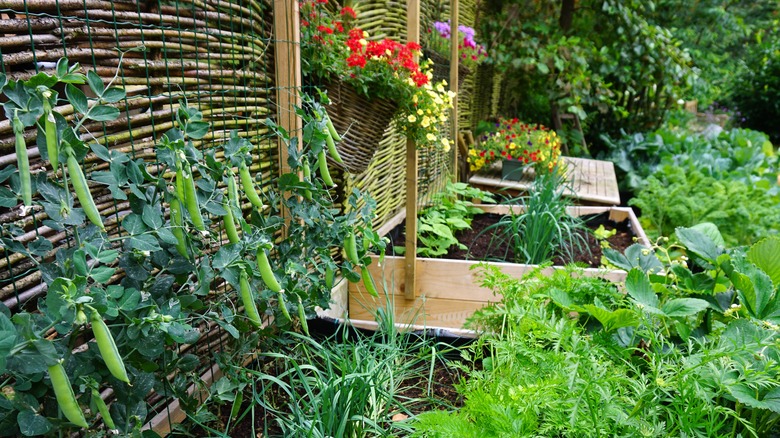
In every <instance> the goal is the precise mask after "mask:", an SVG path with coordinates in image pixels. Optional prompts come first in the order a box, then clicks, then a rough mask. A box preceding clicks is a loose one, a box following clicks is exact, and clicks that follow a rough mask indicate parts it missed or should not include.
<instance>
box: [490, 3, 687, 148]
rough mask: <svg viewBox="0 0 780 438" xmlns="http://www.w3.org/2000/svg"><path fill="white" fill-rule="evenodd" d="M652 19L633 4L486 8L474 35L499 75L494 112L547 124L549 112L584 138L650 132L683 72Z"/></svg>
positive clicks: (682, 62)
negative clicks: (571, 119)
mask: <svg viewBox="0 0 780 438" xmlns="http://www.w3.org/2000/svg"><path fill="white" fill-rule="evenodd" d="M572 7H573V9H572ZM652 13H653V3H651V2H640V1H633V0H632V1H618V0H581V1H577V2H570V1H553V0H534V1H531V0H512V1H509V2H497V1H491V2H488V3H487V4H486V7H485V15H484V17H483V18H482V20H481V26H482V29H481V30H482V32H483V35H486V36H488V39H489V49H488V52H489V53H490V56H491V61H492V62H494V63H495V64H496V66H497V67H498V68H500V69H503V70H505V72H506V73H507V74H506V78H507V79H506V82H505V90H504V91H505V92H504V93H503V96H504V97H503V99H504V100H503V101H502V110H503V111H504V112H506V113H513V114H517V115H520V116H522V117H523V118H524V119H525V120H529V121H540V122H547V119H548V114H550V113H551V109H552V108H553V107H554V106H557V107H558V108H560V109H561V110H562V111H564V112H570V113H574V114H577V115H578V116H579V117H580V118H581V119H586V120H587V125H588V126H589V127H590V131H591V132H592V133H596V132H617V131H618V130H619V129H620V128H623V129H625V130H627V131H638V130H648V129H652V128H655V127H657V126H658V124H659V123H660V121H661V120H662V119H663V116H664V114H665V112H666V110H667V109H668V108H669V107H670V106H671V105H672V104H673V103H674V102H675V101H676V100H677V99H678V98H679V97H680V96H681V90H682V88H683V87H685V86H687V84H688V83H689V82H688V81H689V77H690V72H691V71H690V58H689V57H688V55H687V53H686V52H685V51H684V50H682V49H681V48H680V47H679V43H678V42H677V41H676V40H675V39H674V38H673V35H672V33H671V32H670V31H669V30H667V29H665V28H663V27H660V26H658V25H656V24H653V22H652V21H650V20H648V17H651V16H652Z"/></svg>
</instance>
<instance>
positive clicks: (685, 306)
mask: <svg viewBox="0 0 780 438" xmlns="http://www.w3.org/2000/svg"><path fill="white" fill-rule="evenodd" d="M707 306H709V303H707V302H706V301H704V300H700V299H698V298H675V299H673V300H669V301H667V302H665V303H664V305H663V306H662V307H661V310H663V312H664V313H665V314H666V316H668V317H671V318H675V317H679V316H691V315H695V314H697V313H699V312H701V311H702V310H704V309H706V308H707Z"/></svg>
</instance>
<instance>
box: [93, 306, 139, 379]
mask: <svg viewBox="0 0 780 438" xmlns="http://www.w3.org/2000/svg"><path fill="white" fill-rule="evenodd" d="M92 333H93V334H94V335H95V340H96V341H97V346H98V350H100V356H102V357H103V362H105V363H106V367H108V371H110V372H111V375H112V376H114V377H116V378H117V379H119V380H121V381H122V382H125V383H127V384H129V383H130V379H129V378H128V377H127V370H125V363H124V362H123V361H122V356H120V355H119V350H118V349H117V348H116V342H114V337H113V336H112V335H111V331H109V330H108V326H107V325H106V322H105V321H103V318H101V316H100V314H99V313H97V312H92Z"/></svg>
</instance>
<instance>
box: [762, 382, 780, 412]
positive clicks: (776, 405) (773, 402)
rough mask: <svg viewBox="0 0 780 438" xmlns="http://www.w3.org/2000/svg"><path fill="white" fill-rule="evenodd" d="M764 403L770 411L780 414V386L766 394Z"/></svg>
mask: <svg viewBox="0 0 780 438" xmlns="http://www.w3.org/2000/svg"><path fill="white" fill-rule="evenodd" d="M763 402H764V405H766V408H767V409H769V410H770V411H772V412H774V413H776V414H780V387H774V388H772V389H771V390H769V392H768V393H767V394H766V395H765V396H764V399H763Z"/></svg>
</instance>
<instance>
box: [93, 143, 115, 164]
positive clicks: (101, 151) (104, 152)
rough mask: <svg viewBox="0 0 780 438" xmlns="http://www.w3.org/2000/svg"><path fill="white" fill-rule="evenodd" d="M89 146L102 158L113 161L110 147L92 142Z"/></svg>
mask: <svg viewBox="0 0 780 438" xmlns="http://www.w3.org/2000/svg"><path fill="white" fill-rule="evenodd" d="M89 148H90V149H92V152H94V153H95V155H97V156H98V158H100V159H101V160H103V161H111V154H110V153H109V152H108V148H107V147H105V146H103V145H102V144H100V143H92V144H90V145H89Z"/></svg>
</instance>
